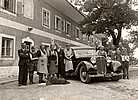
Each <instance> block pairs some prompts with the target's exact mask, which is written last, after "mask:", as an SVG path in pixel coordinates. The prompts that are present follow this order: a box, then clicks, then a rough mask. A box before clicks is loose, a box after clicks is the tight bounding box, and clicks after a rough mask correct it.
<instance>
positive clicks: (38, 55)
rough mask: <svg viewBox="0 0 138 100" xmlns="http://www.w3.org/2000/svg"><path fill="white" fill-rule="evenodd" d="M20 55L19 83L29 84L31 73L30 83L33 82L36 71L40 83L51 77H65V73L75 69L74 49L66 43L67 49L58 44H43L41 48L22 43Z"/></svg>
mask: <svg viewBox="0 0 138 100" xmlns="http://www.w3.org/2000/svg"><path fill="white" fill-rule="evenodd" d="M18 56H19V64H18V65H19V79H18V84H19V86H21V85H27V76H28V74H29V83H30V84H33V83H34V82H33V75H34V71H37V74H38V75H39V83H45V82H46V81H48V80H49V79H50V78H64V79H65V73H66V72H69V71H71V70H73V63H72V59H71V58H72V57H73V51H72V49H71V48H70V47H69V45H66V48H65V49H62V48H61V46H59V45H57V44H51V45H50V47H49V45H41V46H40V49H39V50H36V48H35V47H34V46H32V47H31V49H28V48H27V45H26V43H21V49H19V50H18Z"/></svg>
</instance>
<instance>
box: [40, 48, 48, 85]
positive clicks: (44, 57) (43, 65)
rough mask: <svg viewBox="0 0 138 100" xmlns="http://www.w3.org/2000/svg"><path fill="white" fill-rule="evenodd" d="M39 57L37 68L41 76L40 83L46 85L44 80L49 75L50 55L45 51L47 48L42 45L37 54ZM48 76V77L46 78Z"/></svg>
mask: <svg viewBox="0 0 138 100" xmlns="http://www.w3.org/2000/svg"><path fill="white" fill-rule="evenodd" d="M37 55H38V57H39V58H38V66H37V72H38V75H39V83H44V82H45V81H44V78H46V77H47V75H48V68H47V63H48V53H47V52H46V50H45V46H44V45H41V46H40V50H39V51H38V52H37ZM45 76H46V77H45Z"/></svg>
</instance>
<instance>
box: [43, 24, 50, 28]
mask: <svg viewBox="0 0 138 100" xmlns="http://www.w3.org/2000/svg"><path fill="white" fill-rule="evenodd" d="M42 26H43V27H44V28H47V29H50V26H46V25H44V24H42Z"/></svg>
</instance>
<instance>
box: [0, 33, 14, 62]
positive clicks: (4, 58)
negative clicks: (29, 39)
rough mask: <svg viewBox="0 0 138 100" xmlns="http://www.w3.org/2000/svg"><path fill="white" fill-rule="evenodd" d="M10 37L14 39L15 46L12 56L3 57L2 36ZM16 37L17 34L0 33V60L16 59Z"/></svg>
mask: <svg viewBox="0 0 138 100" xmlns="http://www.w3.org/2000/svg"><path fill="white" fill-rule="evenodd" d="M3 37H4V38H9V39H13V46H12V57H10V58H8V57H2V38H3ZM15 41H16V38H15V36H11V35H7V34H0V44H1V45H0V60H15V43H16V42H15Z"/></svg>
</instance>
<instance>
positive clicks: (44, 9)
mask: <svg viewBox="0 0 138 100" xmlns="http://www.w3.org/2000/svg"><path fill="white" fill-rule="evenodd" d="M43 11H46V12H48V13H49V26H46V25H44V18H43V16H44V15H43V14H44V13H43ZM50 15H51V14H50V10H48V9H46V8H42V26H43V27H45V28H48V29H50V25H51V23H50V22H51V19H50Z"/></svg>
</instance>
